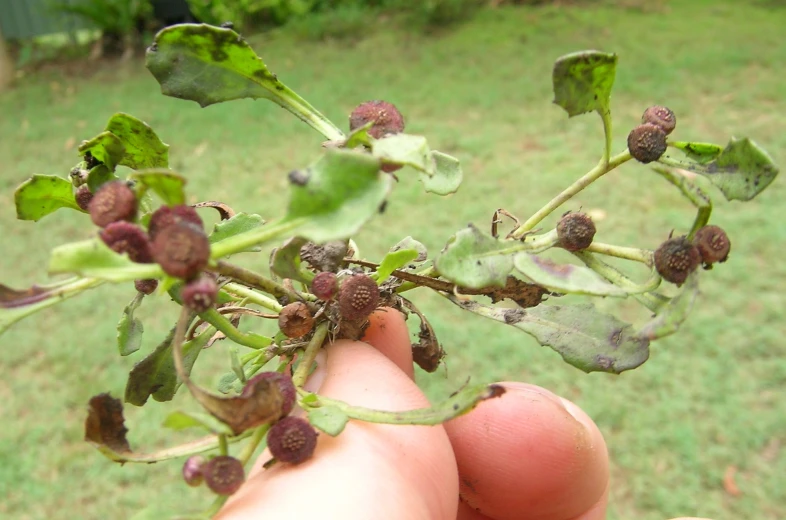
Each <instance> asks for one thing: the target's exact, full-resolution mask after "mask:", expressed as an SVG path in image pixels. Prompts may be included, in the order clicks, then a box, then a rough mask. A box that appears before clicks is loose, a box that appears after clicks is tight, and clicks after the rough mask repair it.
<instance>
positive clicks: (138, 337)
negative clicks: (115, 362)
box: [117, 294, 145, 356]
mask: <svg viewBox="0 0 786 520" xmlns="http://www.w3.org/2000/svg"><path fill="white" fill-rule="evenodd" d="M141 303H142V296H141V295H139V294H137V295H136V296H135V297H134V299H133V300H131V303H129V304H128V305H126V308H125V309H123V315H122V316H121V317H120V322H118V324H117V348H118V350H119V351H120V355H121V356H127V355H129V354H133V353H134V352H136V351H137V350H139V349H140V347H141V346H142V334H143V333H144V331H145V328H144V326H143V325H142V322H141V321H139V319H138V318H135V317H134V311H136V309H137V308H138V307H139V305H140V304H141Z"/></svg>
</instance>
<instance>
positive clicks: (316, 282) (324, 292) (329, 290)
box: [311, 271, 338, 301]
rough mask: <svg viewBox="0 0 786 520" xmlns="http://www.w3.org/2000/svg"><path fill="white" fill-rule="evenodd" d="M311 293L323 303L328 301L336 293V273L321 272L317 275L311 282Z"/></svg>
mask: <svg viewBox="0 0 786 520" xmlns="http://www.w3.org/2000/svg"><path fill="white" fill-rule="evenodd" d="M311 292H312V293H313V294H314V296H316V297H317V298H319V299H320V300H323V301H330V300H332V299H333V296H335V295H336V293H337V292H338V278H337V277H336V273H331V272H329V271H322V272H320V273H317V275H316V276H315V277H314V279H313V280H312V281H311Z"/></svg>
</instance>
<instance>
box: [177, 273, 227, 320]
mask: <svg viewBox="0 0 786 520" xmlns="http://www.w3.org/2000/svg"><path fill="white" fill-rule="evenodd" d="M180 297H181V298H183V305H185V306H186V307H188V308H189V309H191V310H192V311H194V312H196V313H197V314H199V313H201V312H205V311H206V310H208V309H210V308H212V307H213V305H215V303H216V298H218V284H217V283H216V281H215V280H214V279H213V277H211V276H206V275H202V276H200V277H199V278H196V279H194V280H191V281H190V282H188V283H186V284H185V285H184V286H183V289H182V290H181V291H180Z"/></svg>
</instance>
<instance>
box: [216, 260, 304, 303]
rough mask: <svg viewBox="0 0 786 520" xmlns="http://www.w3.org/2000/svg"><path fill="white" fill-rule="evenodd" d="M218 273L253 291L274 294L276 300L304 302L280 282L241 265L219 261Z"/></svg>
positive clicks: (217, 265)
mask: <svg viewBox="0 0 786 520" xmlns="http://www.w3.org/2000/svg"><path fill="white" fill-rule="evenodd" d="M214 270H215V271H216V272H217V273H219V274H222V275H224V276H228V277H230V278H232V279H233V280H237V281H239V282H241V283H242V284H244V285H247V286H248V287H251V288H252V289H258V290H260V291H264V292H266V293H268V294H272V295H273V296H274V297H276V298H282V297H283V298H286V299H287V300H289V301H290V302H296V301H300V300H302V298H300V296H299V295H298V294H297V293H296V292H294V291H292V290H290V289H287V288H286V287H284V286H283V285H281V284H280V283H278V282H274V281H273V280H271V279H270V278H267V277H266V276H263V275H261V274H259V273H256V272H254V271H252V270H250V269H246V268H244V267H240V266H239V265H234V264H230V263H229V262H226V261H223V260H219V261H218V262H217V263H216V267H215V269H214Z"/></svg>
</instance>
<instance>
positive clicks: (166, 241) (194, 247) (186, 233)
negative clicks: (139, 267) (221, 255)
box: [153, 222, 210, 280]
mask: <svg viewBox="0 0 786 520" xmlns="http://www.w3.org/2000/svg"><path fill="white" fill-rule="evenodd" d="M153 258H154V259H155V261H156V262H157V263H158V264H159V265H161V269H163V270H164V272H165V273H166V274H168V275H170V276H175V277H177V278H183V279H185V280H191V279H193V278H194V277H196V276H197V275H198V274H199V273H200V272H201V271H202V269H204V268H205V266H207V262H208V260H209V259H210V242H209V241H208V239H207V235H205V232H204V231H203V230H202V229H200V228H198V227H197V226H195V225H193V224H190V223H187V222H176V223H174V224H172V225H170V226H167V227H165V228H164V229H162V230H160V231H159V232H158V234H157V235H156V238H155V240H153Z"/></svg>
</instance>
